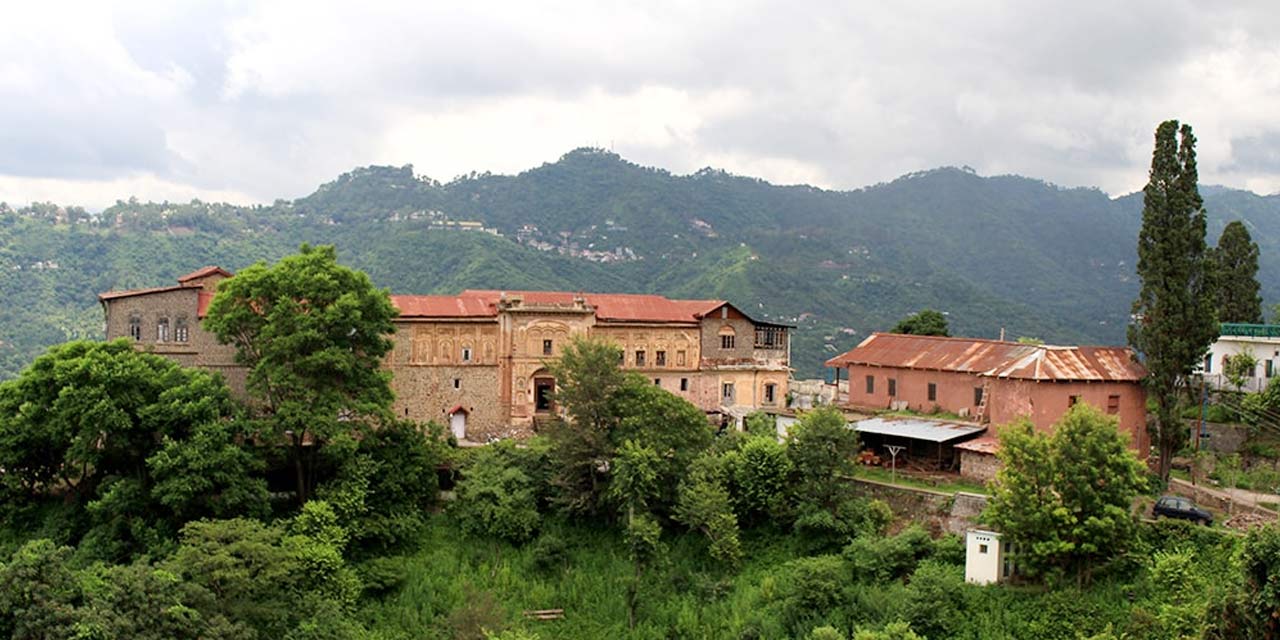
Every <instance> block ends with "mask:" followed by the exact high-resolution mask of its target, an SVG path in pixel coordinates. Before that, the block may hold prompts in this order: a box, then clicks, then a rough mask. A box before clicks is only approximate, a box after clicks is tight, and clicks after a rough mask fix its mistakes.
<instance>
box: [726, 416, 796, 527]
mask: <svg viewBox="0 0 1280 640" xmlns="http://www.w3.org/2000/svg"><path fill="white" fill-rule="evenodd" d="M727 466H728V470H727V472H728V473H729V474H730V475H731V477H732V486H733V489H734V491H733V494H734V495H733V500H734V509H735V511H736V512H737V514H738V519H739V520H740V521H742V522H744V523H756V522H762V521H764V520H766V519H770V518H779V517H782V516H783V515H784V513H785V511H786V508H787V504H788V502H789V498H790V495H791V488H790V482H789V480H790V477H791V473H792V466H791V459H790V458H788V457H787V448H786V447H785V446H784V445H783V444H782V443H780V442H778V440H777V438H775V437H773V436H769V437H758V438H748V439H747V441H746V442H745V443H743V445H742V448H740V449H739V450H738V451H735V452H733V455H731V456H729V457H728V464H727Z"/></svg>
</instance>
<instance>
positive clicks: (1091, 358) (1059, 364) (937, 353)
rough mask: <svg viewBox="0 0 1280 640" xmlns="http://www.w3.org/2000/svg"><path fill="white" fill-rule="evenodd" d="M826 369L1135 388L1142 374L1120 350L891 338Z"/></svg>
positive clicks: (880, 338) (869, 343)
mask: <svg viewBox="0 0 1280 640" xmlns="http://www.w3.org/2000/svg"><path fill="white" fill-rule="evenodd" d="M826 364H827V366H829V367H844V366H848V365H870V366H877V367H894V368H902V369H924V370H932V371H956V372H960V373H972V374H974V375H980V376H990V377H994V378H1015V379H1021V380H1043V381H1056V380H1061V381H1068V380H1070V381H1123V382H1136V381H1138V380H1141V379H1142V378H1143V377H1145V376H1146V373H1147V372H1146V369H1145V368H1144V367H1143V366H1142V364H1141V363H1139V362H1138V361H1137V360H1135V359H1134V357H1133V352H1132V351H1131V350H1129V349H1128V348H1126V347H1056V346H1049V345H1029V344H1019V343H1017V342H1001V341H999V340H979V339H973V338H946V337H941V336H914V335H903V334H896V333H875V334H872V335H871V336H870V337H868V338H867V339H866V340H863V341H862V344H859V345H858V346H856V347H854V348H853V349H850V350H849V351H847V352H845V353H844V354H842V355H839V356H836V357H835V358H832V359H830V360H828V361H827V363H826Z"/></svg>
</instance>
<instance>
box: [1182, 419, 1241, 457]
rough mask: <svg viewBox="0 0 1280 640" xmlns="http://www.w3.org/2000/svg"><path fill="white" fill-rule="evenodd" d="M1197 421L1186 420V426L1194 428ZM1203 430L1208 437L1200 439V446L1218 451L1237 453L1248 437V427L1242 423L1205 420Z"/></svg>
mask: <svg viewBox="0 0 1280 640" xmlns="http://www.w3.org/2000/svg"><path fill="white" fill-rule="evenodd" d="M1199 423H1200V421H1199V420H1188V421H1187V428H1188V429H1194V428H1195V426H1196V425H1197V424H1199ZM1204 430H1205V433H1207V434H1208V436H1209V437H1207V438H1203V439H1201V440H1200V446H1202V447H1204V448H1205V449H1208V450H1210V451H1216V452H1218V453H1239V452H1240V449H1242V448H1244V443H1245V441H1246V440H1248V439H1249V427H1247V426H1245V425H1242V424H1225V423H1221V422H1206V423H1205V424H1204ZM1192 446H1194V443H1193V445H1192Z"/></svg>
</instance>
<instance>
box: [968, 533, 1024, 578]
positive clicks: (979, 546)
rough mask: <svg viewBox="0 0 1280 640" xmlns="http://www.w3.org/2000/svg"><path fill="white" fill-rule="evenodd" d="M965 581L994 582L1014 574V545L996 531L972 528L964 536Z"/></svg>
mask: <svg viewBox="0 0 1280 640" xmlns="http://www.w3.org/2000/svg"><path fill="white" fill-rule="evenodd" d="M964 548H965V552H964V581H965V582H968V583H971V584H980V585H981V584H994V583H997V582H1003V581H1005V580H1007V579H1008V578H1009V576H1011V575H1013V554H1012V553H1011V548H1012V545H1011V544H1010V543H1009V542H1001V541H1000V534H999V533H996V532H995V531H984V530H982V529H970V530H968V531H966V532H965V536H964Z"/></svg>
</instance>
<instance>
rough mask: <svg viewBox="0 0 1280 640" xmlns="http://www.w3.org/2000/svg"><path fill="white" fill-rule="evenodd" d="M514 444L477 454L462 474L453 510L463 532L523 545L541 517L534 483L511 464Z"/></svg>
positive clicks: (496, 445)
mask: <svg viewBox="0 0 1280 640" xmlns="http://www.w3.org/2000/svg"><path fill="white" fill-rule="evenodd" d="M515 458H516V452H515V443H513V442H511V441H502V442H497V443H494V444H491V445H488V446H486V447H484V448H483V449H481V450H480V451H478V452H477V453H476V455H475V457H473V458H472V459H471V461H470V462H468V464H467V465H466V466H465V467H464V468H463V470H462V481H461V482H459V483H458V489H457V501H456V502H455V503H454V505H453V507H452V510H453V513H455V514H456V515H457V517H458V519H459V521H460V522H461V523H462V529H463V531H465V532H467V533H470V534H472V535H476V536H485V537H493V538H502V539H504V540H507V541H510V542H513V543H517V544H518V543H523V542H526V541H528V540H529V539H530V538H532V537H533V534H534V533H535V532H536V531H537V529H538V525H539V524H540V523H541V521H542V516H541V515H540V514H539V513H538V498H537V493H536V491H535V488H534V486H533V481H532V480H531V479H530V478H529V476H528V475H527V474H526V473H525V472H524V471H523V470H522V469H521V468H520V467H519V465H517V464H514V460H515Z"/></svg>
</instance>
